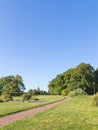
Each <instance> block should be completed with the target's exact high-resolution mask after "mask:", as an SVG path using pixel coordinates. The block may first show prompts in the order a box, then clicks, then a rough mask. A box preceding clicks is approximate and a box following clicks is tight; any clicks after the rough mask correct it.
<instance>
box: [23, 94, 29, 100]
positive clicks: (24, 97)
mask: <svg viewBox="0 0 98 130" xmlns="http://www.w3.org/2000/svg"><path fill="white" fill-rule="evenodd" d="M22 97H23V101H27V100H29V99H30V98H31V94H23V96H22Z"/></svg>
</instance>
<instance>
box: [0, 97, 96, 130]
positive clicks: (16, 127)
mask: <svg viewBox="0 0 98 130" xmlns="http://www.w3.org/2000/svg"><path fill="white" fill-rule="evenodd" d="M0 130H98V107H94V106H93V105H92V99H91V97H89V96H85V97H76V98H73V99H72V100H70V101H68V102H65V103H64V104H62V105H59V106H56V107H54V108H52V109H49V110H46V111H44V112H40V113H38V114H36V115H33V116H31V117H28V118H26V119H23V120H20V121H17V122H15V123H12V124H10V125H8V126H5V127H2V128H1V129H0Z"/></svg>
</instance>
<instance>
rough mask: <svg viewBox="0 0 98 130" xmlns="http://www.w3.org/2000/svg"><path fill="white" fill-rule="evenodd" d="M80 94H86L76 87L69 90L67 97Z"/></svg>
mask: <svg viewBox="0 0 98 130" xmlns="http://www.w3.org/2000/svg"><path fill="white" fill-rule="evenodd" d="M81 95H87V94H86V92H85V91H84V90H82V89H76V90H74V91H70V92H69V94H68V96H69V97H75V96H81Z"/></svg>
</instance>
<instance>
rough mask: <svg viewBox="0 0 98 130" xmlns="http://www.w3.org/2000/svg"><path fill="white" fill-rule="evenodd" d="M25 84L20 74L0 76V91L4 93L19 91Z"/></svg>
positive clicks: (23, 88) (22, 89)
mask: <svg viewBox="0 0 98 130" xmlns="http://www.w3.org/2000/svg"><path fill="white" fill-rule="evenodd" d="M24 90H25V86H24V83H23V80H22V77H21V76H20V75H16V76H6V77H2V78H0V91H1V92H6V93H12V92H21V91H24Z"/></svg>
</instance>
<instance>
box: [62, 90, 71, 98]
mask: <svg viewBox="0 0 98 130" xmlns="http://www.w3.org/2000/svg"><path fill="white" fill-rule="evenodd" d="M69 91H70V90H68V89H63V90H62V92H61V95H63V96H66V95H68V93H69Z"/></svg>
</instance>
